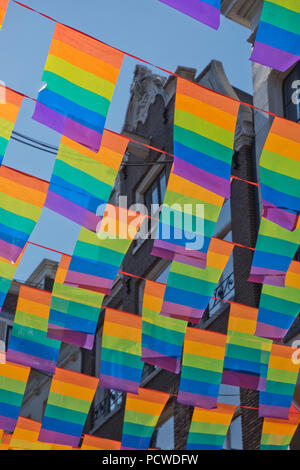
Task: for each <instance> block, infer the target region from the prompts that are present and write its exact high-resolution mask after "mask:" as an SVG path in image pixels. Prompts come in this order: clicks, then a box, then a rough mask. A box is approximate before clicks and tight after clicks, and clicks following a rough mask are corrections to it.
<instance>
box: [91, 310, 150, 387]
mask: <svg viewBox="0 0 300 470" xmlns="http://www.w3.org/2000/svg"><path fill="white" fill-rule="evenodd" d="M141 338H142V318H141V317H140V316H138V315H134V314H131V313H126V312H121V311H119V310H113V309H110V308H106V310H105V318H104V325H103V334H102V347H101V361H100V384H101V387H102V388H108V389H113V390H120V391H122V392H131V393H138V390H139V385H140V381H141V377H142V372H143V366H144V364H143V362H142V361H141V353H142V346H141Z"/></svg>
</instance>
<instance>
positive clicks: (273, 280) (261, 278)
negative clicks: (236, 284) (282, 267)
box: [248, 271, 286, 287]
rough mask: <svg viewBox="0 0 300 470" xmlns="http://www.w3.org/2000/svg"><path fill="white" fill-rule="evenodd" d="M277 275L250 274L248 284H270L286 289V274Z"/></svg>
mask: <svg viewBox="0 0 300 470" xmlns="http://www.w3.org/2000/svg"><path fill="white" fill-rule="evenodd" d="M278 273H280V274H275V275H273V276H270V275H263V274H254V273H253V274H250V276H249V278H248V282H256V283H258V284H268V285H272V286H277V287H284V285H285V276H286V273H281V272H280V271H278Z"/></svg>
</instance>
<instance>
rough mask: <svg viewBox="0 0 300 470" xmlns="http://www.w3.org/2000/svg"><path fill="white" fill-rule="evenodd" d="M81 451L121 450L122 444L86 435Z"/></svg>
mask: <svg viewBox="0 0 300 470" xmlns="http://www.w3.org/2000/svg"><path fill="white" fill-rule="evenodd" d="M80 448H81V450H120V449H121V442H120V441H112V440H111V439H104V438H103V437H96V436H90V435H89V434H84V436H83V440H82V444H81V447H80Z"/></svg>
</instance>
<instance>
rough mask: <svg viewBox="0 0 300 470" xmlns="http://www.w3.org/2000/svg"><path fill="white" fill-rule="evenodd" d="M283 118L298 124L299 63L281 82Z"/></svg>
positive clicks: (299, 98)
mask: <svg viewBox="0 0 300 470" xmlns="http://www.w3.org/2000/svg"><path fill="white" fill-rule="evenodd" d="M283 103H284V116H285V117H286V118H287V119H290V120H291V121H295V122H300V61H299V62H298V63H297V65H296V67H295V68H294V69H293V70H292V72H291V73H290V74H289V75H288V76H287V78H286V79H285V80H284V82H283Z"/></svg>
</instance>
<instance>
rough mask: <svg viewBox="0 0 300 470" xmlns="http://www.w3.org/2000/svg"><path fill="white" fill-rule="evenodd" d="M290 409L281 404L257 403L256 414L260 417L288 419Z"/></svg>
mask: <svg viewBox="0 0 300 470" xmlns="http://www.w3.org/2000/svg"><path fill="white" fill-rule="evenodd" d="M289 412H290V409H289V408H287V407H283V406H272V405H262V404H259V409H258V416H259V417H260V418H278V419H288V417H289Z"/></svg>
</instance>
